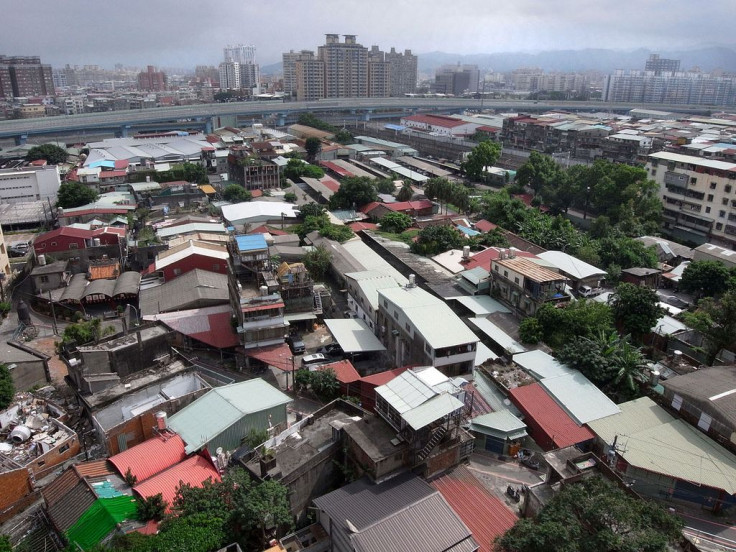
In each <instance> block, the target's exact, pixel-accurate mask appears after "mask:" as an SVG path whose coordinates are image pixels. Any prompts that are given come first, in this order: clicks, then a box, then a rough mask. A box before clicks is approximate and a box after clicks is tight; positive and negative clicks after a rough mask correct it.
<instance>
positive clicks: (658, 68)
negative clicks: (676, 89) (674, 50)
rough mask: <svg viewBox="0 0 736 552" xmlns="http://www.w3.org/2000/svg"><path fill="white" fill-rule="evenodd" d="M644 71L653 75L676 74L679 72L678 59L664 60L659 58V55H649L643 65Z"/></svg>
mask: <svg viewBox="0 0 736 552" xmlns="http://www.w3.org/2000/svg"><path fill="white" fill-rule="evenodd" d="M644 70H645V71H652V72H653V73H654V74H655V75H661V74H662V73H677V72H678V71H679V70H680V60H679V59H666V58H661V57H659V54H650V55H649V58H648V59H647V61H646V63H645V64H644Z"/></svg>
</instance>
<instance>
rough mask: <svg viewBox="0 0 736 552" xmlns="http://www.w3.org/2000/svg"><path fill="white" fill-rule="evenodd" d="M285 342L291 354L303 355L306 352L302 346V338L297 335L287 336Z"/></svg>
mask: <svg viewBox="0 0 736 552" xmlns="http://www.w3.org/2000/svg"><path fill="white" fill-rule="evenodd" d="M286 342H287V343H288V344H289V349H291V352H292V354H295V355H303V354H304V351H306V350H307V349H306V347H305V346H304V341H303V340H302V336H301V335H299V334H291V335H289V337H287V338H286Z"/></svg>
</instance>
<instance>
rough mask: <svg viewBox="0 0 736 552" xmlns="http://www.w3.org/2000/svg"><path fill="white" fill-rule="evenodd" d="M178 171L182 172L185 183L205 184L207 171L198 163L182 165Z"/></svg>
mask: <svg viewBox="0 0 736 552" xmlns="http://www.w3.org/2000/svg"><path fill="white" fill-rule="evenodd" d="M178 169H179V170H180V171H181V172H182V176H183V177H184V180H186V181H187V182H196V183H197V184H206V183H207V169H205V168H204V166H202V165H200V164H199V163H183V164H182V165H180V166H179V167H178Z"/></svg>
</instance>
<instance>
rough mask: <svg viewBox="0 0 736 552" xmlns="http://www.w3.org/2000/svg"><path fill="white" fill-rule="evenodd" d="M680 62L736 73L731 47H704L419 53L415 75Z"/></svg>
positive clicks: (613, 67)
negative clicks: (462, 69) (449, 67)
mask: <svg viewBox="0 0 736 552" xmlns="http://www.w3.org/2000/svg"><path fill="white" fill-rule="evenodd" d="M652 53H657V54H659V55H660V56H661V57H663V58H669V59H679V60H681V63H680V67H681V68H682V69H683V70H688V69H692V68H693V67H696V66H697V67H699V68H700V69H701V70H703V71H712V70H714V69H722V70H723V71H734V72H736V49H735V48H734V47H731V46H708V47H703V48H699V49H695V50H687V51H652V50H648V49H644V48H641V49H638V50H631V51H621V50H605V49H594V48H589V49H585V50H548V51H542V52H538V53H527V52H505V53H496V54H466V55H462V54H448V53H447V52H429V53H426V54H419V72H420V73H430V74H433V73H434V72H435V70H436V69H437V68H438V67H440V66H441V65H446V64H456V63H458V62H459V63H469V64H475V65H478V67H479V68H480V69H481V70H486V71H487V70H491V69H492V70H494V71H499V72H507V71H513V70H514V69H518V68H520V67H539V68H541V69H544V70H545V71H588V70H592V71H602V72H604V73H610V72H611V71H615V70H616V69H642V70H643V69H644V63H645V61H646V59H647V58H648V57H649V55H650V54H652Z"/></svg>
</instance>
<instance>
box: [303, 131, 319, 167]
mask: <svg viewBox="0 0 736 552" xmlns="http://www.w3.org/2000/svg"><path fill="white" fill-rule="evenodd" d="M304 149H305V150H306V151H307V159H308V160H309V161H310V163H311V162H314V160H315V159H317V156H318V155H319V152H321V151H322V142H320V140H319V138H315V137H314V136H310V137H309V138H307V139H306V140H305V141H304Z"/></svg>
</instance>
